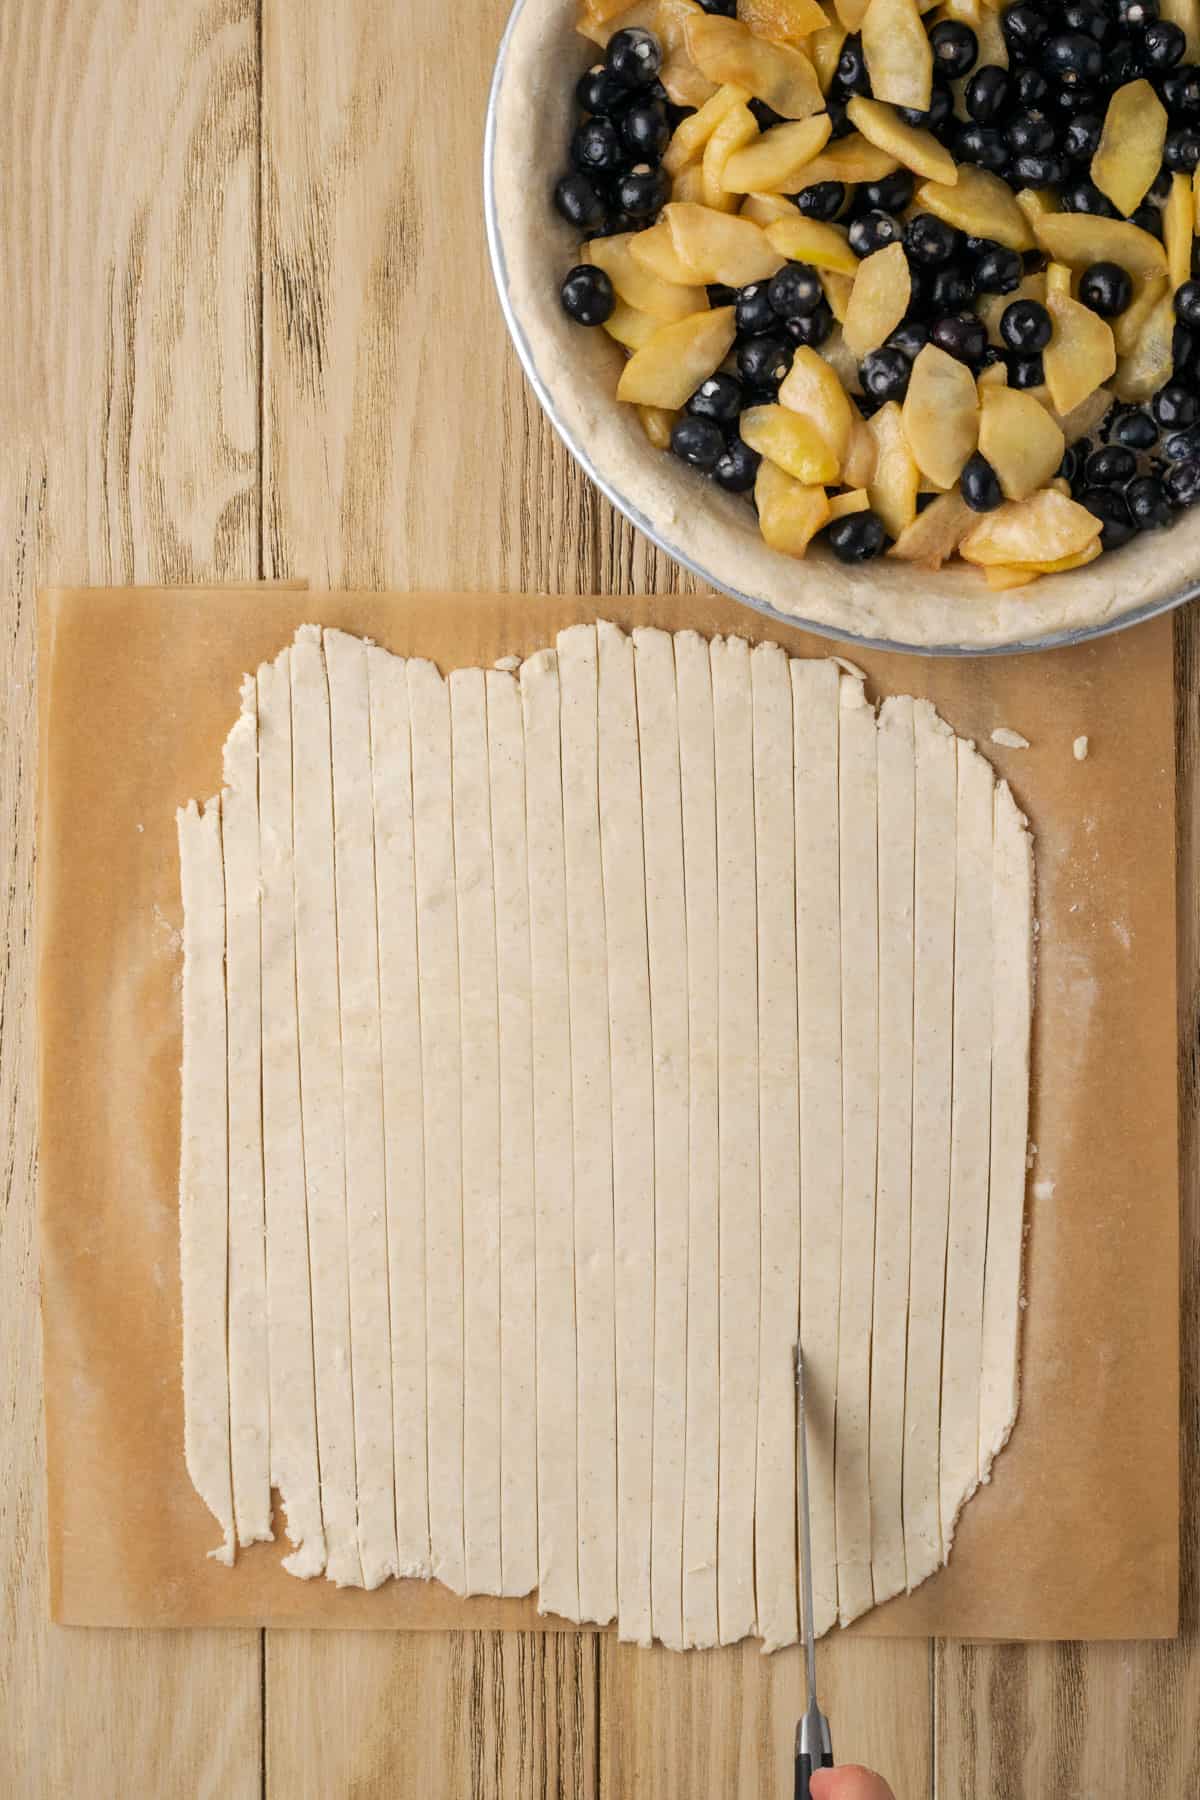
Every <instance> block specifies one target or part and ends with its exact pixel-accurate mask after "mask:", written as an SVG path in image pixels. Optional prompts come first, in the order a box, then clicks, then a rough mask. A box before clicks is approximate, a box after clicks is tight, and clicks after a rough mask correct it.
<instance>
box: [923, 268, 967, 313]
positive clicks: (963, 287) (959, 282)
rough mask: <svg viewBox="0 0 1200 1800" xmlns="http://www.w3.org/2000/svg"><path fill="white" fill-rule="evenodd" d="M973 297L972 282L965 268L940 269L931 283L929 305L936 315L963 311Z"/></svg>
mask: <svg viewBox="0 0 1200 1800" xmlns="http://www.w3.org/2000/svg"><path fill="white" fill-rule="evenodd" d="M970 299H971V282H970V278H969V276H968V275H967V274H966V272H965V271H964V270H963V269H958V268H949V269H938V270H937V271H936V273H935V274H934V276H933V279H932V280H931V281H930V283H929V305H930V308H931V310H932V311H933V312H934V313H935V314H936V315H939V316H940V315H942V314H944V313H956V312H962V310H963V308H964V307H965V306H967V305H968V304H969V302H970Z"/></svg>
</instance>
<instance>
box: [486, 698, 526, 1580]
mask: <svg viewBox="0 0 1200 1800" xmlns="http://www.w3.org/2000/svg"><path fill="white" fill-rule="evenodd" d="M486 688H487V729H488V769H489V776H490V782H491V802H492V864H493V879H494V882H495V890H496V961H497V970H498V993H497V1000H498V1017H499V1033H500V1450H501V1488H500V1545H501V1553H502V1565H503V1566H502V1575H503V1591H504V1592H505V1593H506V1594H528V1593H530V1592H531V1591H532V1590H533V1589H534V1588H535V1587H536V1586H537V1579H538V1562H537V1413H536V1407H537V1371H536V1357H537V1337H536V1327H535V1322H534V1306H535V1273H534V1265H535V1249H534V1218H533V1040H532V1019H531V1013H530V1007H531V995H530V986H531V983H530V968H529V855H528V848H527V844H526V833H525V734H524V729H523V726H522V723H521V693H520V689H519V688H518V686H517V684H516V682H515V681H514V680H513V678H512V676H511V675H509V674H502V673H500V672H498V671H496V670H494V669H493V670H489V671H488V674H487V678H486Z"/></svg>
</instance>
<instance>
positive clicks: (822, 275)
mask: <svg viewBox="0 0 1200 1800" xmlns="http://www.w3.org/2000/svg"><path fill="white" fill-rule="evenodd" d="M854 279H855V278H854V276H853V275H839V274H838V273H837V271H836V269H818V270H817V280H818V281H819V282H820V283H821V292H822V293H823V294H824V296H825V298H826V299H827V300H828V302H829V310H830V312H831V313H832V314H833V316H834V318H835V319H836V320H837V322H838V324H839V325H844V324H845V322H846V309H847V308H848V307H849V305H850V296H851V294H852V293H853V292H854ZM854 391H855V392H856V393H859V392H861V389H859V388H856V389H855V390H854Z"/></svg>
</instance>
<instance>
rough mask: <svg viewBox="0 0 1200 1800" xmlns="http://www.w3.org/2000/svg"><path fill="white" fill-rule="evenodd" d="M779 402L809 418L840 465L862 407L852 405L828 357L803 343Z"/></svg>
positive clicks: (787, 376)
mask: <svg viewBox="0 0 1200 1800" xmlns="http://www.w3.org/2000/svg"><path fill="white" fill-rule="evenodd" d="M779 404H780V405H781V406H783V407H786V408H787V410H788V411H789V412H794V413H798V414H799V415H800V417H801V418H804V419H807V420H808V422H809V424H810V425H812V426H813V427H814V428H815V429H816V430H817V431H818V432H820V434H821V436H822V437H823V438H824V440H825V442H826V443H827V444H828V445H829V448H830V450H831V451H832V453H833V455H834V457H835V459H836V460H837V462H838V464H839V466H840V465H841V463H842V462H843V460H844V458H845V456H846V453H847V451H848V450H849V448H850V438H851V434H852V432H853V429H854V422H855V420H856V419H858V418H859V413H858V409H857V408H856V407H854V406H852V405H851V403H850V401H849V399H848V398H847V395H846V390H845V388H844V387H843V386H842V384H841V382H840V381H839V380H838V378H837V376H836V374H835V373H834V371H833V369H832V368H831V367H830V365H829V364H828V363H827V362H826V360H825V358H824V357H823V356H821V355H819V354H818V352H817V351H816V350H813V349H812V348H811V347H810V346H809V345H807V344H802V345H801V347H800V348H799V349H798V350H797V351H796V354H795V356H794V357H793V358H792V366H791V368H790V369H789V370H788V372H787V374H786V375H785V376H784V378H783V381H782V383H781V385H780V389H779ZM829 479H830V480H832V479H833V477H832V476H830V477H829Z"/></svg>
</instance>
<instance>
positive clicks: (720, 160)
mask: <svg viewBox="0 0 1200 1800" xmlns="http://www.w3.org/2000/svg"><path fill="white" fill-rule="evenodd" d="M759 135H760V134H759V129H758V120H757V119H756V118H755V117H754V114H753V113H752V112H751V111H750V108H749V107H748V106H735V107H733V108H732V109H731V110H730V111H729V112H727V113H726V114H725V117H724V118H723V119H722V120H721V123H720V124H719V125H718V126H717V129H716V130H715V131H714V132H713V134H712V136H711V137H710V138H709V140H708V142H707V144H705V146H704V156H703V158H702V160H701V163H700V169H701V180H700V195H701V199H702V200H703V201H704V204H705V206H710V207H711V208H712V210H713V211H714V212H736V211H737V206H738V200H737V195H736V194H734V193H731V192H728V191H727V190H726V187H725V170H726V168H727V166H728V164H729V159H730V157H732V156H735V155H736V154H737V153H738V151H740V150H741V149H742V148H743V146H745V145H747V144H750V143H752V142H753V141H754V139H755V138H756V137H758V136H759Z"/></svg>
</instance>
